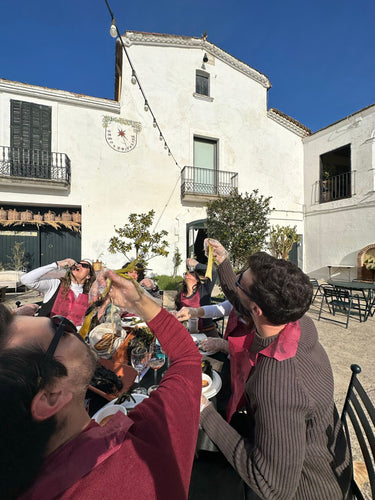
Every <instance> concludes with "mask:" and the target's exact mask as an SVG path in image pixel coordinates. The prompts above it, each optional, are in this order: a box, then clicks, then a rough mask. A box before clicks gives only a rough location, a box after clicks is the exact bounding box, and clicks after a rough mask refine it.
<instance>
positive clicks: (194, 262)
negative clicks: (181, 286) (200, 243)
mask: <svg viewBox="0 0 375 500" xmlns="http://www.w3.org/2000/svg"><path fill="white" fill-rule="evenodd" d="M197 264H198V261H197V260H196V259H193V258H192V257H189V258H187V259H186V267H187V268H188V269H190V268H192V267H194V268H195V266H196V265H197Z"/></svg>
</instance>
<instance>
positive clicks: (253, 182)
mask: <svg viewBox="0 0 375 500" xmlns="http://www.w3.org/2000/svg"><path fill="white" fill-rule="evenodd" d="M128 50H129V54H130V57H131V60H132V62H133V65H134V67H135V68H136V72H137V75H138V77H139V79H140V82H141V84H142V87H143V89H144V91H145V93H146V96H147V98H148V100H149V104H150V106H151V108H152V110H153V112H154V114H155V116H156V118H157V121H158V123H159V125H160V127H161V129H162V131H163V134H164V136H165V138H166V140H167V142H168V145H169V147H170V149H171V150H172V152H173V155H174V156H175V158H176V160H177V162H178V164H179V166H180V167H181V168H183V167H184V166H185V165H193V137H194V135H199V136H203V137H207V138H212V139H217V140H218V144H219V168H220V170H227V171H232V172H238V176H239V190H240V191H241V192H245V191H248V192H250V191H251V190H253V189H256V188H258V189H259V192H260V194H263V195H264V196H272V201H271V206H272V208H274V209H275V210H274V211H273V213H272V215H271V222H272V223H275V224H281V225H283V224H289V225H292V226H293V225H295V224H296V225H297V230H298V232H299V233H300V234H303V231H304V228H303V216H302V215H303V203H304V202H303V196H304V192H303V182H304V178H303V175H304V174H303V144H302V140H301V138H300V136H299V135H297V134H296V133H294V132H292V131H291V130H290V129H288V127H287V122H285V123H286V126H283V125H281V124H280V123H276V121H274V120H272V119H270V117H269V116H268V115H267V88H266V86H265V85H264V84H261V83H259V81H255V80H254V79H252V78H250V77H249V76H248V75H247V74H244V73H243V72H242V71H240V70H238V69H235V68H234V67H233V66H231V65H229V64H228V63H227V62H225V61H224V60H221V59H220V58H218V57H215V56H213V55H212V54H209V56H210V61H209V63H207V64H206V71H207V72H209V73H210V82H211V92H210V95H211V96H212V97H213V101H212V102H208V101H207V100H202V99H199V98H197V97H194V96H193V94H194V92H195V71H196V69H200V68H201V64H202V59H203V54H204V51H203V50H202V49H201V48H196V47H190V48H184V47H170V46H166V45H164V46H159V45H146V46H145V45H131V46H130V47H129V48H128ZM241 64H242V63H241ZM130 78H131V71H130V68H129V65H128V64H127V62H126V58H124V71H123V79H122V82H123V88H122V98H121V103H120V105H119V104H117V103H115V102H114V101H110V100H105V99H96V98H89V97H87V96H81V97H80V96H77V95H74V94H70V93H68V92H63V91H53V90H50V89H44V90H43V89H41V88H38V87H31V86H26V85H24V86H23V85H22V84H14V85H13V90H12V84H7V85H3V86H2V85H1V84H0V106H1V109H0V116H1V121H0V125H1V129H0V144H1V145H9V141H10V139H9V137H10V136H9V107H10V106H9V101H10V99H20V100H27V101H31V102H36V103H40V104H44V105H49V106H52V150H53V151H57V152H62V153H66V154H67V155H68V156H69V158H70V160H71V169H72V178H71V189H70V191H69V192H67V193H65V194H63V195H62V194H54V193H52V192H51V193H39V194H37V193H35V192H33V191H32V190H29V191H28V192H24V193H23V195H22V196H23V197H22V199H21V198H20V192H19V191H17V190H15V191H13V192H11V191H7V192H6V191H4V190H3V189H2V188H1V186H0V193H1V194H0V196H1V201H2V202H3V203H7V204H12V203H21V202H22V203H23V204H25V203H30V204H36V205H39V204H42V205H46V206H50V205H51V206H60V207H65V206H66V207H69V206H81V207H82V255H83V256H85V257H90V258H92V259H94V260H95V259H96V258H100V259H101V260H102V261H103V262H105V263H106V264H107V265H109V266H111V267H119V266H120V265H121V264H123V262H124V261H125V258H124V257H123V256H119V255H116V256H113V255H111V254H109V253H108V250H107V248H108V242H109V239H110V237H111V236H113V235H114V226H117V227H119V226H122V225H123V224H124V223H126V222H127V217H128V215H129V214H130V213H131V212H137V213H140V212H146V211H148V210H150V209H152V208H153V209H154V210H155V212H156V216H155V222H156V221H157V220H158V219H159V218H160V216H161V218H160V222H159V223H158V227H157V230H161V229H165V230H167V231H168V233H169V235H168V241H169V243H170V256H169V257H168V259H162V258H157V259H154V260H153V261H152V262H151V265H150V267H152V269H153V270H154V271H155V272H158V273H170V272H171V271H172V270H173V263H172V258H173V252H174V247H175V246H177V247H178V248H179V250H180V252H181V254H182V255H183V256H185V249H186V224H187V223H189V222H191V221H194V220H198V219H205V217H206V209H205V207H204V206H201V205H199V204H196V205H194V203H191V202H189V203H187V202H184V201H181V197H180V180H179V175H180V170H179V168H178V167H177V166H176V165H175V162H174V161H173V159H172V158H171V157H170V156H168V154H167V153H166V151H165V150H164V147H163V143H162V142H161V141H160V140H159V134H158V131H157V130H156V129H155V128H154V127H153V125H152V118H151V114H150V113H146V112H145V111H144V100H143V98H142V96H141V93H140V92H139V89H138V87H137V85H132V84H131V83H130ZM104 116H112V117H114V118H118V117H121V118H123V119H127V120H132V121H135V122H138V123H140V125H141V127H142V130H141V131H140V132H139V134H138V140H137V146H136V147H135V149H133V150H132V151H129V152H127V153H119V152H117V151H114V150H113V149H111V148H110V147H109V146H108V144H107V142H106V140H105V129H104V127H103V117H104ZM182 267H183V266H181V268H180V271H182Z"/></svg>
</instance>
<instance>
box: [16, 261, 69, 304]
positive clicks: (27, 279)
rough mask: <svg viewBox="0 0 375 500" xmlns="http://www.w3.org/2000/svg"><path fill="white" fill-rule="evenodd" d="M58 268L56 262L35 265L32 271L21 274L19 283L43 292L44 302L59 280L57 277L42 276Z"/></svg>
mask: <svg viewBox="0 0 375 500" xmlns="http://www.w3.org/2000/svg"><path fill="white" fill-rule="evenodd" d="M57 269H59V265H58V263H57V262H52V264H47V265H46V266H42V267H37V268H36V269H33V270H32V271H30V272H28V273H26V274H24V275H23V276H21V283H22V284H23V285H25V286H27V287H28V288H32V289H33V290H38V291H39V292H42V293H43V294H44V302H48V300H49V299H50V298H51V297H52V296H53V294H54V293H55V291H56V290H57V287H58V286H59V284H60V280H59V279H57V278H45V279H43V276H44V275H46V274H47V273H50V272H51V271H56V270H57Z"/></svg>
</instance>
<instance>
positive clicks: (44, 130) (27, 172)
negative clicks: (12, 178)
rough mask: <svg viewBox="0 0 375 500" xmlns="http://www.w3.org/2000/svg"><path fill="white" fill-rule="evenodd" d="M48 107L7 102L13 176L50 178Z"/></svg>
mask: <svg viewBox="0 0 375 500" xmlns="http://www.w3.org/2000/svg"><path fill="white" fill-rule="evenodd" d="M51 114H52V113H51V107H50V106H42V105H41V104H35V103H32V102H25V101H16V100H11V101H10V147H11V167H12V175H17V176H21V177H36V178H45V179H48V178H50V177H51Z"/></svg>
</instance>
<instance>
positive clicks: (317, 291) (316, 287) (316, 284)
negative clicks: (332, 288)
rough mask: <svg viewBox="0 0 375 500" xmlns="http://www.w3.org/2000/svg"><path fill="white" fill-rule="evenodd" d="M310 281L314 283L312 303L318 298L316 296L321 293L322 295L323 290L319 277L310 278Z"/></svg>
mask: <svg viewBox="0 0 375 500" xmlns="http://www.w3.org/2000/svg"><path fill="white" fill-rule="evenodd" d="M310 283H311V284H312V286H313V296H312V299H311V304H313V303H314V300H315V299H316V296H317V295H319V296H321V295H322V290H321V288H320V285H319V282H318V280H317V279H315V278H310Z"/></svg>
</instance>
